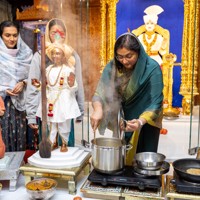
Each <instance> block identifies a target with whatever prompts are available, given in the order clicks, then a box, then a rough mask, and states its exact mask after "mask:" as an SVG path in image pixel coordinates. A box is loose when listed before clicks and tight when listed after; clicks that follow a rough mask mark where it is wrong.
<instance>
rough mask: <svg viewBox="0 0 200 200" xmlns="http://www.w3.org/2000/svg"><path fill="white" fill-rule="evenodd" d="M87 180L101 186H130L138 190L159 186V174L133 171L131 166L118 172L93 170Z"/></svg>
mask: <svg viewBox="0 0 200 200" xmlns="http://www.w3.org/2000/svg"><path fill="white" fill-rule="evenodd" d="M88 180H89V181H91V182H93V183H100V184H101V185H103V186H107V185H121V186H132V187H137V188H138V189H140V190H145V188H151V189H159V188H160V187H161V176H152V177H150V176H144V175H141V174H138V173H135V172H134V171H133V167H132V166H126V167H124V170H123V171H122V172H121V173H120V174H103V173H99V172H97V171H96V170H93V171H92V172H91V173H90V175H89V176H88Z"/></svg>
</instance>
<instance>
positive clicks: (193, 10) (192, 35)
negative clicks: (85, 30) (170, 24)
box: [100, 0, 200, 115]
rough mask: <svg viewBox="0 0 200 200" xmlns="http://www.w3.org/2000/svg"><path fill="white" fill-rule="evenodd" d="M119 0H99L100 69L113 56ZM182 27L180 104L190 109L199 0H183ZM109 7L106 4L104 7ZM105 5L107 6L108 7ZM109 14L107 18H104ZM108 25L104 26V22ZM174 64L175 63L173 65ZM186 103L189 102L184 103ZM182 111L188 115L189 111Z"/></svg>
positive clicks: (195, 74) (196, 57) (196, 59)
mask: <svg viewBox="0 0 200 200" xmlns="http://www.w3.org/2000/svg"><path fill="white" fill-rule="evenodd" d="M118 1H119V0H100V3H101V32H102V34H101V37H102V38H101V49H100V57H101V69H102V70H103V68H104V66H105V65H106V63H107V62H108V61H109V60H110V59H112V58H113V54H114V51H113V49H114V48H113V47H114V42H115V39H116V4H117V3H118ZM183 3H184V29H183V39H182V57H181V63H177V64H178V65H181V69H182V71H181V86H180V92H179V93H180V94H181V95H183V102H182V106H183V107H184V108H186V107H187V108H188V109H189V110H190V109H191V105H189V104H190V103H191V98H192V97H194V96H196V95H198V94H199V93H198V88H197V80H198V78H197V77H198V66H199V64H200V58H199V54H200V50H199V42H200V39H199V37H200V34H199V24H200V19H199V13H200V7H199V4H200V0H184V1H183ZM107 6H108V7H107ZM107 8H108V9H107ZM107 16H108V21H107V20H106V19H107ZM106 22H107V24H108V27H107V24H106ZM175 65H176V64H175ZM186 104H188V105H186ZM185 114H187V115H188V114H190V112H189V113H188V111H186V112H185Z"/></svg>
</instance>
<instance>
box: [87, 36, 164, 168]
mask: <svg viewBox="0 0 200 200" xmlns="http://www.w3.org/2000/svg"><path fill="white" fill-rule="evenodd" d="M162 90H163V80H162V72H161V69H160V66H159V64H158V63H157V62H156V61H154V60H153V59H152V58H150V57H149V56H148V55H147V54H146V52H145V50H144V49H143V47H142V44H141V43H140V42H139V40H138V38H137V37H136V36H135V35H134V34H132V33H125V34H122V35H121V36H119V38H118V39H117V41H116V43H115V47H114V59H113V60H111V61H110V62H109V63H108V64H107V65H106V67H105V68H104V71H103V74H102V76H101V79H100V81H99V83H98V86H97V89H96V92H95V94H94V96H93V100H92V105H93V109H94V111H93V113H92V115H91V118H90V120H91V126H92V128H93V130H94V132H95V131H96V129H97V128H98V129H99V133H100V134H104V131H105V129H106V128H108V129H111V130H113V136H114V137H117V136H118V134H117V133H118V132H119V131H118V126H119V123H118V121H119V120H118V118H119V117H118V116H119V113H120V114H121V116H122V117H123V118H124V119H125V120H126V123H122V122H121V123H120V129H121V130H123V131H125V139H126V141H127V143H130V144H131V145H132V146H133V147H132V149H131V150H129V151H128V153H127V160H126V164H127V165H131V164H132V161H133V157H134V155H135V153H136V152H137V153H138V152H157V148H158V141H159V135H160V129H161V128H162V101H163V93H162Z"/></svg>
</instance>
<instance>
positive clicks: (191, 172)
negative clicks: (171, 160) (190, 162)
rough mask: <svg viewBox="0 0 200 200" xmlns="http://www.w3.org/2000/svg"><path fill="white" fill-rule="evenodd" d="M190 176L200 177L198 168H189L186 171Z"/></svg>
mask: <svg viewBox="0 0 200 200" xmlns="http://www.w3.org/2000/svg"><path fill="white" fill-rule="evenodd" d="M186 172H187V173H188V174H193V175H200V169H198V168H189V169H188V170H186Z"/></svg>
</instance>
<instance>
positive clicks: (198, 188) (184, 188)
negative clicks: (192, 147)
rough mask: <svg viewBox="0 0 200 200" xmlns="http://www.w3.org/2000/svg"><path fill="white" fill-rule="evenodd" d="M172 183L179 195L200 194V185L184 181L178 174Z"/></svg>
mask: <svg viewBox="0 0 200 200" xmlns="http://www.w3.org/2000/svg"><path fill="white" fill-rule="evenodd" d="M171 183H172V184H173V185H175V187H176V191H177V192H179V193H193V194H200V183H194V182H189V181H186V180H183V179H182V178H180V177H179V176H178V175H177V174H176V172H174V178H173V179H172V180H171Z"/></svg>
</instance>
